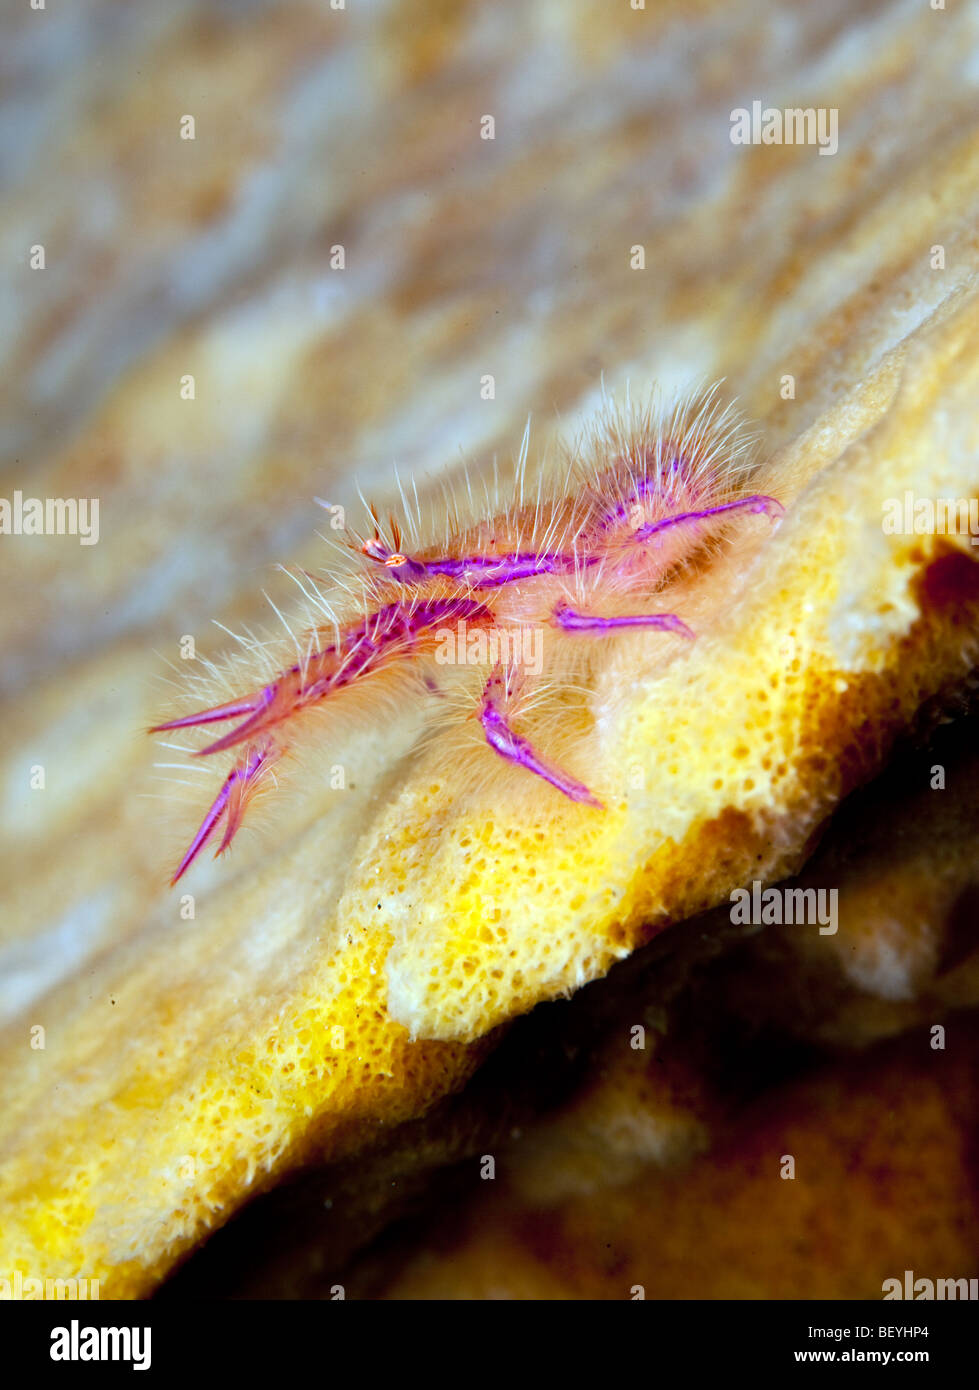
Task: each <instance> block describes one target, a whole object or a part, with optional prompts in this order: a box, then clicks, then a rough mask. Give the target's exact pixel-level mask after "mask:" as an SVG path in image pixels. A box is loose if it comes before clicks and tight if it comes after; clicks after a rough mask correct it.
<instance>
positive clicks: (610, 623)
mask: <svg viewBox="0 0 979 1390" xmlns="http://www.w3.org/2000/svg"><path fill="white" fill-rule="evenodd" d="M551 618H552V621H553V622H554V624H555V626H557V627H560V628H562V629H563V630H564V631H565V632H614V631H615V630H616V629H617V628H623V627H655V628H659V629H660V630H661V631H663V632H675V633H676V634H677V636H679V637H689V638H690V640H691V641H692V640H693V639H694V637H695V636H696V634H695V633H693V632H691V630H690V628H688V627H687V625H686V623H685V622H683V621H682V620H681V619H680V618H678V617H677V616H676V614H675V613H629V614H626V615H624V616H622V617H618V618H599V617H597V616H595V615H594V614H592V613H579V612H578V611H577V609H574V608H571V607H569V605H568V604H566V603H559V604H558V606H557V607H556V608H555V609H554V612H553V613H552V614H551Z"/></svg>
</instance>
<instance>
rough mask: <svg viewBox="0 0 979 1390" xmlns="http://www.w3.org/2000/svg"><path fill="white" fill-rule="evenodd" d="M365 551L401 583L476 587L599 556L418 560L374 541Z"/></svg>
mask: <svg viewBox="0 0 979 1390" xmlns="http://www.w3.org/2000/svg"><path fill="white" fill-rule="evenodd" d="M364 554H365V555H367V557H368V558H369V559H371V560H375V561H377V562H378V563H379V564H382V565H384V566H385V567H386V568H387V569H388V571H389V572H390V574H391V577H392V579H396V580H397V581H398V582H399V583H400V584H419V583H422V582H424V581H425V580H426V579H435V578H442V579H453V580H455V581H457V582H458V583H461V584H467V585H470V586H471V587H472V588H474V589H499V588H502V587H503V586H504V585H505V584H514V583H516V582H517V581H518V580H520V579H536V578H537V577H538V576H539V575H542V574H571V573H573V572H574V571H575V570H576V569H580V568H582V567H583V566H587V565H593V564H596V563H597V560H598V557H597V556H581V555H578V556H575V555H570V554H564V553H562V552H560V551H553V552H551V551H538V550H528V551H514V552H513V553H512V554H510V555H461V556H460V557H459V558H458V559H455V558H454V557H446V558H444V559H439V560H416V559H414V558H413V557H412V556H410V555H401V554H396V553H393V552H392V551H390V550H388V549H387V548H386V547H385V546H384V545H382V544H381V543H380V542H379V541H377V542H371V543H370V548H369V549H365V550H364Z"/></svg>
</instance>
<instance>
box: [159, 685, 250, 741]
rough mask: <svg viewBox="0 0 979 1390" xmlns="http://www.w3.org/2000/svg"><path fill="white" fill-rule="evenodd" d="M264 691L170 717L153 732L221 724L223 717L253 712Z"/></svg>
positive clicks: (234, 716)
mask: <svg viewBox="0 0 979 1390" xmlns="http://www.w3.org/2000/svg"><path fill="white" fill-rule="evenodd" d="M261 698H262V693H261V692H260V693H259V694H258V695H247V696H245V698H244V699H242V700H229V701H228V703H227V704H226V705H212V706H211V708H210V709H202V710H198V712H197V713H196V714H185V715H184V716H183V718H182V719H168V720H167V722H166V723H165V724H154V726H153V728H152V729H150V733H151V734H163V733H166V732H167V730H168V729H192V728H195V727H196V726H197V725H198V724H219V723H220V722H221V720H223V719H237V718H238V717H239V715H242V714H252V713H254V711H255V710H256V709H258V708H259V703H260V701H261Z"/></svg>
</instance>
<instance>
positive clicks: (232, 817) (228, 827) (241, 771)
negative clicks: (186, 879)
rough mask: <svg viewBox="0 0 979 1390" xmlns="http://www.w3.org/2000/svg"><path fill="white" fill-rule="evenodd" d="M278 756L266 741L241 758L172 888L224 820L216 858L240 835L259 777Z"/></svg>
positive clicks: (209, 813) (182, 862)
mask: <svg viewBox="0 0 979 1390" xmlns="http://www.w3.org/2000/svg"><path fill="white" fill-rule="evenodd" d="M276 757H278V751H277V750H276V749H275V748H274V747H273V744H272V741H271V739H266V740H265V742H264V743H263V744H262V746H261V747H260V748H257V749H249V750H248V751H247V752H245V753H244V754H243V755H242V756H241V758H240V759H239V760H238V763H237V764H236V766H235V767H233V768H232V769H231V771H230V772H229V773H228V775H227V777H226V778H225V779H224V783H223V785H222V787H221V790H220V791H219V792H218V794H217V796H216V797H215V798H214V800H213V801H212V802H211V806H210V809H209V810H208V812H207V815H206V816H205V817H204V819H203V820H202V821H201V824H200V829H199V830H198V832H197V834H196V835H195V836H194V838H193V840H191V842H190V845H189V846H188V849H187V852H186V854H185V855H184V857H183V859H181V861H180V863H179V865H178V866H177V872H176V873H175V874H174V876H173V878H172V879H171V880H170V886H171V888H172V887H173V885H174V884H175V883H176V882H177V881H178V879H181V878H183V876H184V874H185V873H186V872H187V870H188V869H189V868H190V866H191V864H193V862H194V860H195V859H196V858H197V856H198V855H199V854H200V852H201V850H202V849H204V848H205V846H206V845H207V844H208V843H209V841H210V840H211V839H212V838H213V837H214V834H215V832H216V831H217V829H218V826H219V825H220V823H221V821H222V819H223V820H224V822H225V825H224V834H223V836H222V839H221V843H220V844H219V845H218V847H217V849H216V850H215V851H214V857H215V859H216V858H217V857H218V855H219V854H223V853H224V851H225V850H226V849H227V848H228V846H229V845H230V844H231V841H232V840H233V839H234V837H235V835H236V834H237V833H238V829H239V827H240V826H241V822H242V817H243V816H244V814H245V807H246V806H247V805H248V802H249V801H250V799H251V796H252V793H253V792H254V791H255V789H256V787H257V785H258V778H259V777H260V775H261V774H262V772H264V770H265V769H266V768H267V767H268V766H269V765H270V763H272V762H273V761H274V760H275V758H276Z"/></svg>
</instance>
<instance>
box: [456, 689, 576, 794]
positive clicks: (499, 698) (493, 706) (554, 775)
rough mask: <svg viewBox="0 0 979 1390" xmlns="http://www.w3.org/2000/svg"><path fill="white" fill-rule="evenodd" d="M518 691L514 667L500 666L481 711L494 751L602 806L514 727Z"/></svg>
mask: <svg viewBox="0 0 979 1390" xmlns="http://www.w3.org/2000/svg"><path fill="white" fill-rule="evenodd" d="M516 693H517V678H516V675H515V673H514V672H513V670H512V668H509V669H507V671H505V672H504V669H503V667H502V666H497V667H496V669H495V670H494V671H493V674H492V675H491V676H490V678H489V680H488V681H487V682H486V685H485V688H484V689H483V696H482V701H481V704H480V714H479V722H480V723H481V724H482V726H483V732H484V733H485V734H486V742H487V743H488V744H489V746H490V747H491V748H492V749H493V751H494V753H499V755H500V757H501V758H506V759H507V761H508V762H511V763H516V765H517V766H518V767H524V768H526V769H527V771H528V772H535V773H536V774H537V776H538V777H543V779H544V781H545V782H550V784H551V786H552V787H557V789H558V791H559V792H563V793H564V795H565V796H567V797H570V798H571V800H572V801H584V802H587V804H588V805H589V806H598V807H599V808H601V807H602V803H601V802H600V801H599V800H598V798H597V797H596V796H593V795H592V793H591V792H590V791H589V790H588V788H587V787H586V786H585V785H584V784H583V783H582V782H578V781H576V780H575V778H573V777H570V776H569V775H568V773H566V772H562V771H561V769H560V768H559V767H556V766H555V765H554V764H553V763H548V762H546V761H545V760H544V759H543V758H542V757H541V756H540V754H538V753H536V752H535V751H534V748H533V746H532V745H531V744H530V743H529V742H528V740H527V739H525V738H523V737H522V736H521V735H520V734H518V733H516V732H515V731H514V729H513V728H512V727H511V725H510V722H509V719H508V714H509V713H510V710H511V707H512V705H513V702H514V699H515V696H516Z"/></svg>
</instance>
